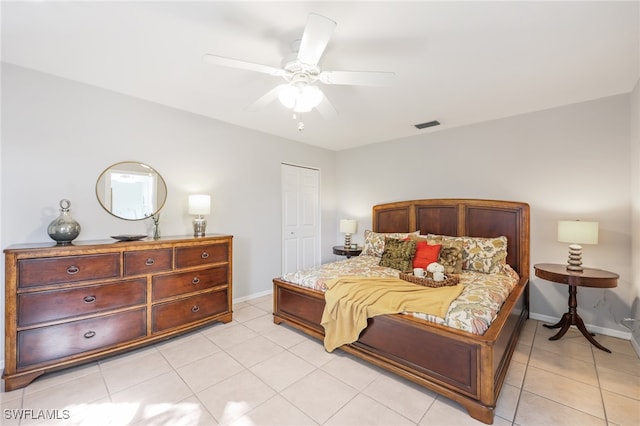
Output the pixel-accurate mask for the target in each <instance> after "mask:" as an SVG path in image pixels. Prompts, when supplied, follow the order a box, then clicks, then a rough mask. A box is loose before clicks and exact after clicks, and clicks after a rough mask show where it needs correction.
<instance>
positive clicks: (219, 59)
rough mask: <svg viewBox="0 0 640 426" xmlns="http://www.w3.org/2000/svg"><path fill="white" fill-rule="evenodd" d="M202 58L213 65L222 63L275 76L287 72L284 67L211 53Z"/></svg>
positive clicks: (221, 64)
mask: <svg viewBox="0 0 640 426" xmlns="http://www.w3.org/2000/svg"><path fill="white" fill-rule="evenodd" d="M202 60H203V61H205V62H206V63H208V64H212V65H220V66H223V67H230V68H239V69H243V70H249V71H257V72H261V73H264V74H269V75H275V76H283V75H285V74H286V73H287V72H286V71H285V70H283V69H282V68H276V67H272V66H269V65H262V64H256V63H253V62H247V61H241V60H239V59H233V58H226V57H224V56H217V55H211V54H208V53H207V54H205V55H204V56H203V57H202Z"/></svg>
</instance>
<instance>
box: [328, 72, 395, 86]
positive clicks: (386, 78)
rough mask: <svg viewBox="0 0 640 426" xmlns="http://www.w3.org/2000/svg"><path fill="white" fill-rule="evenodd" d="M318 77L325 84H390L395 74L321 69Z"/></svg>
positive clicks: (393, 80)
mask: <svg viewBox="0 0 640 426" xmlns="http://www.w3.org/2000/svg"><path fill="white" fill-rule="evenodd" d="M318 79H319V80H320V81H321V82H323V83H325V84H348V85H352V86H390V85H391V84H393V83H394V82H395V80H396V74H395V73H393V72H378V71H322V72H321V73H320V75H319V76H318Z"/></svg>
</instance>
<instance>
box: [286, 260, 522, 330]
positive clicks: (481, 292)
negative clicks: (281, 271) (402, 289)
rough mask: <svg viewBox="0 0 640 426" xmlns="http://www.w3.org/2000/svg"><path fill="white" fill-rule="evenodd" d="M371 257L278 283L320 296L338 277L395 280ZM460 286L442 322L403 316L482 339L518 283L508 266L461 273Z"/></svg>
mask: <svg viewBox="0 0 640 426" xmlns="http://www.w3.org/2000/svg"><path fill="white" fill-rule="evenodd" d="M379 261H380V259H379V258H378V257H375V256H363V255H360V256H357V257H352V258H351V259H346V260H341V261H337V262H332V263H327V264H324V265H319V266H314V267H312V268H309V269H306V270H303V271H297V272H291V273H288V274H285V275H284V276H283V277H282V279H283V280H285V281H288V282H291V283H293V284H297V285H299V286H302V287H307V288H312V289H315V290H318V291H322V292H324V291H325V290H326V287H325V282H326V281H327V280H330V279H333V278H337V277H339V276H361V277H398V275H399V272H398V270H396V269H392V268H387V267H384V266H378V262H379ZM459 277H460V283H462V284H463V285H464V290H463V291H462V294H461V295H460V296H459V297H458V298H457V299H456V300H454V301H453V303H452V304H451V306H449V310H448V312H447V315H446V317H445V318H440V317H436V316H432V315H426V314H423V313H420V312H405V314H408V315H414V316H416V317H418V318H422V319H426V320H428V321H431V322H435V323H438V324H444V325H447V326H449V327H452V328H456V329H459V330H464V331H468V332H470V333H473V334H477V335H483V334H484V333H485V332H486V331H487V329H488V328H489V325H491V322H492V321H493V320H494V319H495V317H496V315H497V314H498V311H499V310H500V307H501V306H502V304H503V303H504V301H505V300H506V298H507V297H508V296H509V293H510V292H511V290H512V289H513V288H514V287H515V285H516V284H517V283H518V280H519V277H518V274H517V273H516V272H515V271H514V270H513V269H511V268H510V267H509V266H508V265H507V266H506V267H504V268H503V272H502V273H499V274H484V273H481V272H472V271H463V273H462V274H460V275H459Z"/></svg>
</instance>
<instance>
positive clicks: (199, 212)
mask: <svg viewBox="0 0 640 426" xmlns="http://www.w3.org/2000/svg"><path fill="white" fill-rule="evenodd" d="M209 213H211V196H209V195H202V194H194V195H189V214H193V215H195V216H196V217H195V218H194V219H193V236H194V237H204V233H205V229H206V228H207V220H206V219H205V218H204V216H203V215H205V214H209Z"/></svg>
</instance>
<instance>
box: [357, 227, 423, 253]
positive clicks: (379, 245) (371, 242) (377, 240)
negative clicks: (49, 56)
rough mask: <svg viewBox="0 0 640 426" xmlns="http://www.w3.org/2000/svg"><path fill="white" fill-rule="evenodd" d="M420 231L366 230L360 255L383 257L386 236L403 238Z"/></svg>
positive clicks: (415, 234)
mask: <svg viewBox="0 0 640 426" xmlns="http://www.w3.org/2000/svg"><path fill="white" fill-rule="evenodd" d="M419 234H420V231H415V232H394V233H380V232H373V231H369V230H367V231H364V247H363V248H362V253H360V256H363V255H364V256H375V257H382V253H384V244H385V238H387V237H388V238H396V239H400V240H401V239H403V238H409V237H410V236H417V235H419Z"/></svg>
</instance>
